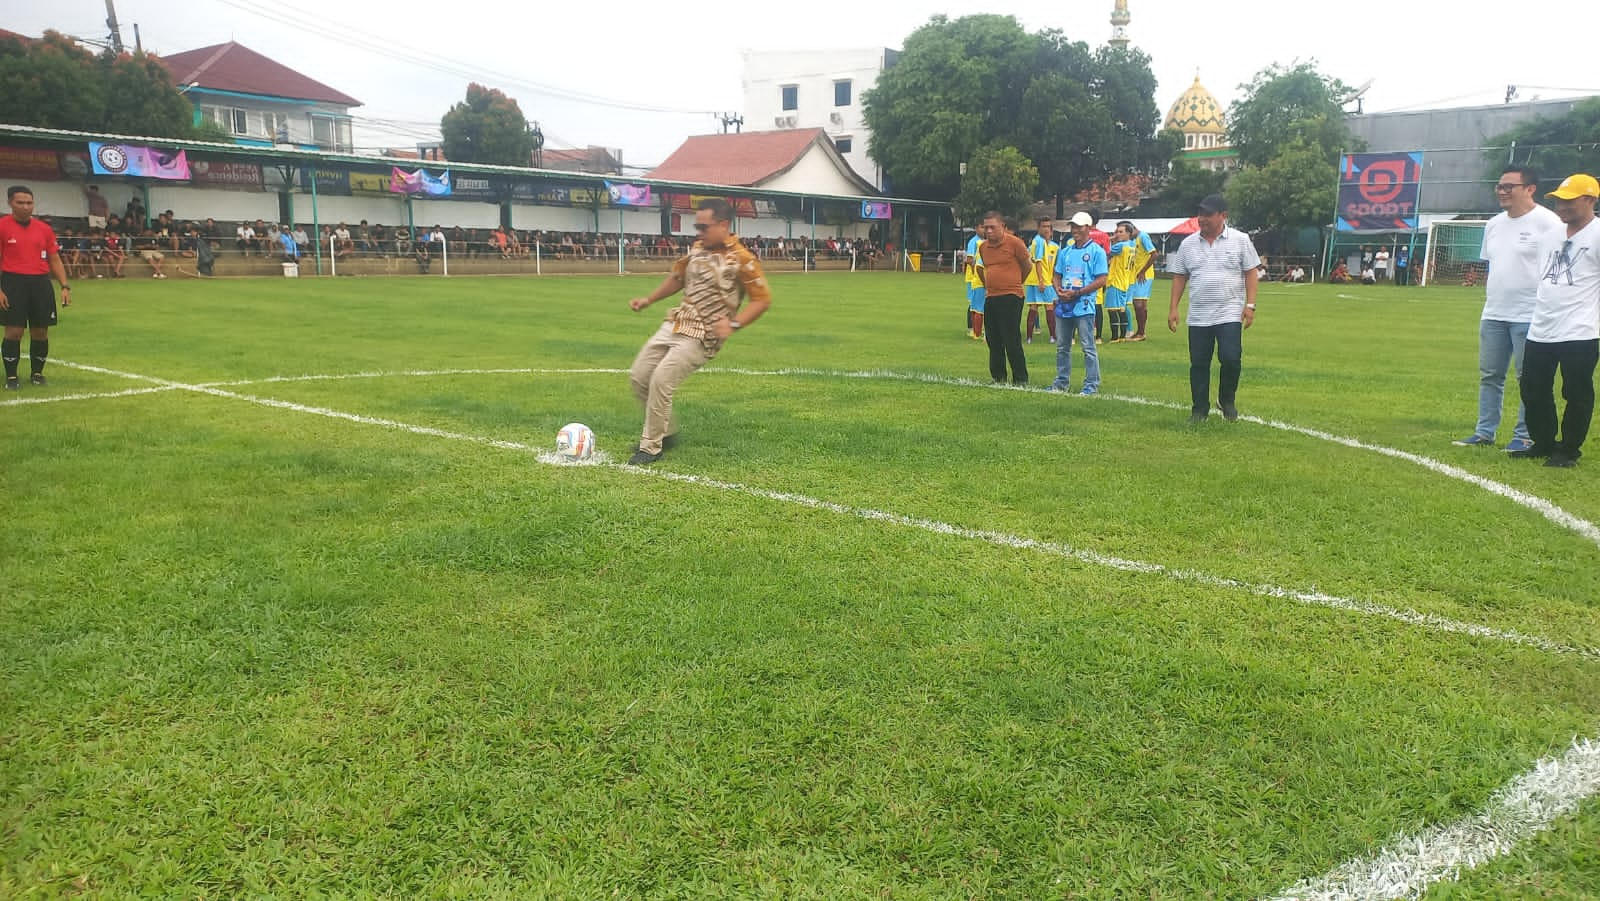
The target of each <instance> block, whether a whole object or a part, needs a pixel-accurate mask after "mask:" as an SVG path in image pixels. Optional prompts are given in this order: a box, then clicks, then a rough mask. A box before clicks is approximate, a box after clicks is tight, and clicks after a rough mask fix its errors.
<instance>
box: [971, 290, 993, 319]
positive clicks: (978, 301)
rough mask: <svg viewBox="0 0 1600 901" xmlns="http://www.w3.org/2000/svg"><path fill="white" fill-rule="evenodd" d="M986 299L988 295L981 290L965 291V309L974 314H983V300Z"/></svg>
mask: <svg viewBox="0 0 1600 901" xmlns="http://www.w3.org/2000/svg"><path fill="white" fill-rule="evenodd" d="M987 297H988V294H987V293H985V292H984V290H983V289H982V288H968V289H967V309H969V310H971V311H972V312H974V313H982V312H983V302H984V299H985V298H987Z"/></svg>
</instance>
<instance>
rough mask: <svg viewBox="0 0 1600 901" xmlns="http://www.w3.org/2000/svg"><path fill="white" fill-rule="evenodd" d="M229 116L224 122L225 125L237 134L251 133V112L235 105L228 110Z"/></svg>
mask: <svg viewBox="0 0 1600 901" xmlns="http://www.w3.org/2000/svg"><path fill="white" fill-rule="evenodd" d="M227 114H228V118H227V119H226V120H225V121H224V122H223V127H224V128H227V129H228V130H229V131H231V132H233V133H234V134H236V135H247V134H249V133H250V114H249V112H248V111H246V110H242V109H239V108H238V107H234V108H233V109H230V110H228V111H227Z"/></svg>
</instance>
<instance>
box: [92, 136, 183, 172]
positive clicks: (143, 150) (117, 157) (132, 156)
mask: <svg viewBox="0 0 1600 901" xmlns="http://www.w3.org/2000/svg"><path fill="white" fill-rule="evenodd" d="M89 160H90V162H91V163H92V165H93V166H94V174H96V175H137V176H140V177H142V178H161V179H170V180H172V181H188V180H189V156H188V154H186V153H184V152H183V151H182V150H158V149H156V148H154V147H140V146H137V145H135V144H101V143H99V142H97V141H90V142H89Z"/></svg>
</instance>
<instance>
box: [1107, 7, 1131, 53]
mask: <svg viewBox="0 0 1600 901" xmlns="http://www.w3.org/2000/svg"><path fill="white" fill-rule="evenodd" d="M1131 21H1133V17H1132V16H1130V15H1128V0H1117V5H1116V6H1115V7H1114V8H1113V9H1112V10H1111V40H1110V41H1109V43H1110V44H1111V46H1113V47H1117V48H1119V49H1126V48H1127V46H1128V23H1129V22H1131Z"/></svg>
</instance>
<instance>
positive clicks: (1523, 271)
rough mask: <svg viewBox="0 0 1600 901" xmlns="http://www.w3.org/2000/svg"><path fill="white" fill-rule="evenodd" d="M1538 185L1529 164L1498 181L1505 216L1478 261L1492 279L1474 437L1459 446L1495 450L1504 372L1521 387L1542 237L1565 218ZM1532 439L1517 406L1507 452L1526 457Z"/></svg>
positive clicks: (1494, 224)
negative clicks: (1544, 201)
mask: <svg viewBox="0 0 1600 901" xmlns="http://www.w3.org/2000/svg"><path fill="white" fill-rule="evenodd" d="M1538 187H1539V181H1538V179H1537V178H1535V177H1534V174H1533V170H1531V169H1529V168H1527V167H1525V166H1507V167H1506V168H1505V170H1504V171H1503V172H1501V173H1500V179H1499V181H1497V182H1496V183H1495V186H1494V191H1495V195H1494V196H1495V199H1497V200H1498V201H1499V202H1500V207H1501V210H1502V212H1501V213H1500V214H1499V215H1498V216H1495V217H1494V218H1493V219H1490V220H1489V224H1488V225H1485V226H1484V228H1483V247H1482V249H1481V250H1479V252H1478V258H1479V259H1482V260H1484V261H1486V262H1488V264H1489V279H1488V284H1487V289H1486V297H1485V299H1484V302H1483V317H1482V318H1481V319H1480V320H1479V322H1478V425H1477V428H1475V429H1473V431H1472V434H1471V435H1468V436H1467V437H1465V438H1462V439H1460V440H1458V441H1455V442H1452V443H1453V444H1455V445H1456V446H1458V447H1494V433H1495V430H1497V429H1498V428H1500V414H1501V411H1502V410H1503V409H1504V408H1505V393H1506V372H1507V371H1509V370H1510V368H1511V367H1512V366H1515V367H1516V370H1517V383H1518V385H1520V384H1521V383H1522V364H1523V361H1522V354H1523V343H1524V342H1525V341H1526V340H1527V337H1528V323H1529V322H1531V321H1532V320H1533V305H1534V299H1535V297H1536V296H1537V295H1538V290H1539V271H1540V270H1539V266H1540V263H1541V262H1542V261H1541V259H1540V257H1539V239H1540V238H1541V237H1542V236H1543V235H1544V233H1545V232H1548V231H1551V230H1553V229H1559V228H1560V227H1561V220H1560V219H1558V218H1556V214H1555V213H1552V212H1551V211H1550V210H1549V209H1548V208H1546V207H1542V206H1540V205H1539V201H1538V200H1537V199H1536V198H1537V191H1538ZM1532 446H1533V442H1531V441H1529V440H1528V412H1527V407H1526V406H1524V405H1518V407H1517V424H1516V427H1515V428H1513V429H1512V430H1511V441H1510V443H1508V444H1507V445H1506V452H1507V453H1512V454H1519V453H1523V452H1525V451H1527V450H1528V448H1530V447H1532Z"/></svg>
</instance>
